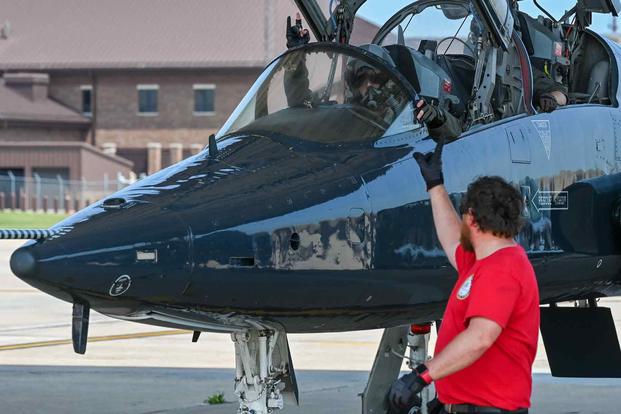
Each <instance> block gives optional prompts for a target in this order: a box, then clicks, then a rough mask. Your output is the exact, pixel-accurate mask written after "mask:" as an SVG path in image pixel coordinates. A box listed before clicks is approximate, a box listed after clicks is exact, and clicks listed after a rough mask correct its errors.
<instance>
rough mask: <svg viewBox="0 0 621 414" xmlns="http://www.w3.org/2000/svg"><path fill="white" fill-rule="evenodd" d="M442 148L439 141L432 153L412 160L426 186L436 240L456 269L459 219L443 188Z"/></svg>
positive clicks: (442, 140)
mask: <svg viewBox="0 0 621 414" xmlns="http://www.w3.org/2000/svg"><path fill="white" fill-rule="evenodd" d="M443 147H444V139H440V140H439V142H438V145H437V146H436V149H435V151H434V152H430V153H427V154H421V153H420V152H417V153H415V154H414V158H415V159H416V162H418V165H419V166H420V171H421V173H422V175H423V179H424V180H425V183H426V184H427V191H428V192H429V198H430V200H431V209H432V211H433V222H434V224H435V227H436V233H437V234H438V239H439V240H440V244H441V245H442V249H444V253H445V254H446V257H447V258H448V260H449V262H450V263H451V265H452V266H453V267H454V268H457V264H456V262H455V250H456V249H457V245H458V244H459V236H460V232H461V219H460V218H459V216H458V215H457V212H456V211H455V208H454V207H453V204H452V203H451V200H450V198H449V196H448V193H447V192H446V189H445V188H444V176H443V174H442V148H443Z"/></svg>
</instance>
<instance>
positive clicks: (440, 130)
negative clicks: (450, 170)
mask: <svg viewBox="0 0 621 414" xmlns="http://www.w3.org/2000/svg"><path fill="white" fill-rule="evenodd" d="M416 119H418V120H419V121H422V122H424V123H425V125H427V130H428V131H429V136H431V138H433V140H434V141H436V142H438V141H439V140H440V139H443V140H444V142H446V143H449V142H452V141H455V140H456V139H457V138H458V137H459V136H460V135H461V132H462V122H461V121H460V120H459V119H458V118H456V117H455V116H453V115H452V114H451V113H450V112H449V111H447V110H444V109H442V108H440V107H439V106H438V105H433V104H431V105H430V104H428V103H427V102H426V101H425V100H424V99H421V100H420V101H418V103H417V104H416Z"/></svg>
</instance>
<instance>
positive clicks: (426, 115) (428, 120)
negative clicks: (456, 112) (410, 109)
mask: <svg viewBox="0 0 621 414" xmlns="http://www.w3.org/2000/svg"><path fill="white" fill-rule="evenodd" d="M415 114H416V119H418V120H419V121H422V122H424V123H425V124H426V125H427V126H428V127H430V128H438V127H440V126H442V124H444V122H445V121H446V115H445V114H444V110H442V108H439V107H437V106H436V105H430V104H428V103H427V102H426V101H425V100H424V99H421V100H420V101H418V103H417V104H416V110H415Z"/></svg>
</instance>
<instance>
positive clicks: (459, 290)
mask: <svg viewBox="0 0 621 414" xmlns="http://www.w3.org/2000/svg"><path fill="white" fill-rule="evenodd" d="M442 146H443V141H440V142H439V143H438V145H437V147H436V150H435V151H434V152H433V153H428V154H425V155H423V154H421V153H416V154H415V155H414V157H415V158H416V161H417V162H418V163H419V165H420V169H421V172H422V175H423V178H424V180H425V183H426V185H427V190H428V191H429V196H430V199H431V204H432V210H433V218H434V222H435V227H436V231H437V234H438V238H439V240H440V243H441V245H442V248H443V249H444V251H445V253H446V255H447V257H448V260H449V262H450V263H451V265H453V267H455V268H456V269H457V271H458V274H459V277H458V280H457V283H456V284H455V287H454V289H453V291H452V293H451V296H450V298H449V300H448V304H447V307H446V311H445V314H444V319H443V321H442V325H441V328H440V331H439V333H438V340H437V344H436V349H435V356H434V358H433V359H431V360H430V361H428V363H426V364H423V365H419V366H418V367H417V368H416V369H415V370H414V371H413V372H412V373H410V374H407V375H404V376H403V377H401V378H400V379H398V380H397V381H396V382H395V383H394V384H393V386H392V387H391V390H390V392H389V395H388V399H389V402H390V404H391V408H392V410H393V411H394V412H396V413H402V412H407V410H409V408H410V407H411V406H412V404H413V403H414V402H416V401H417V400H418V397H417V394H418V393H419V392H420V391H421V390H422V389H423V388H425V387H426V386H427V385H429V384H430V383H431V382H432V381H433V382H435V386H436V390H437V393H438V400H439V401H440V403H441V404H443V408H441V409H438V410H437V411H436V412H440V413H498V414H501V413H520V414H523V413H527V412H528V408H529V407H530V395H531V386H532V376H531V375H532V364H533V361H534V359H535V354H536V351H537V339H538V334H539V331H538V329H539V292H538V288H537V281H536V279H535V273H534V271H533V268H532V266H531V264H530V262H529V261H528V258H527V256H526V253H525V251H524V250H523V249H522V247H521V246H520V245H518V244H517V243H515V241H514V240H513V238H514V237H515V236H516V235H517V234H518V232H519V229H520V225H521V212H522V208H523V206H522V197H521V195H520V193H519V192H518V191H517V190H516V189H515V188H513V187H512V186H511V185H509V184H508V183H507V182H505V181H504V180H503V179H502V178H500V177H481V178H479V179H477V180H476V181H474V182H473V183H472V184H470V186H469V187H468V191H467V193H466V195H465V197H464V198H463V199H462V202H461V207H460V213H461V218H460V217H459V216H458V215H457V214H456V212H455V209H454V208H453V204H452V203H451V201H450V199H449V196H448V194H447V192H446V190H445V188H444V185H443V183H444V178H443V175H442V161H441V154H442Z"/></svg>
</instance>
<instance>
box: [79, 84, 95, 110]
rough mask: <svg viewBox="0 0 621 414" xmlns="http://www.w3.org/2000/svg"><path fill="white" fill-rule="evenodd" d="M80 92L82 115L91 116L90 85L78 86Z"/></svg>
mask: <svg viewBox="0 0 621 414" xmlns="http://www.w3.org/2000/svg"><path fill="white" fill-rule="evenodd" d="M80 91H81V92H82V114H83V115H85V116H93V87H92V86H91V85H82V86H80Z"/></svg>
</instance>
